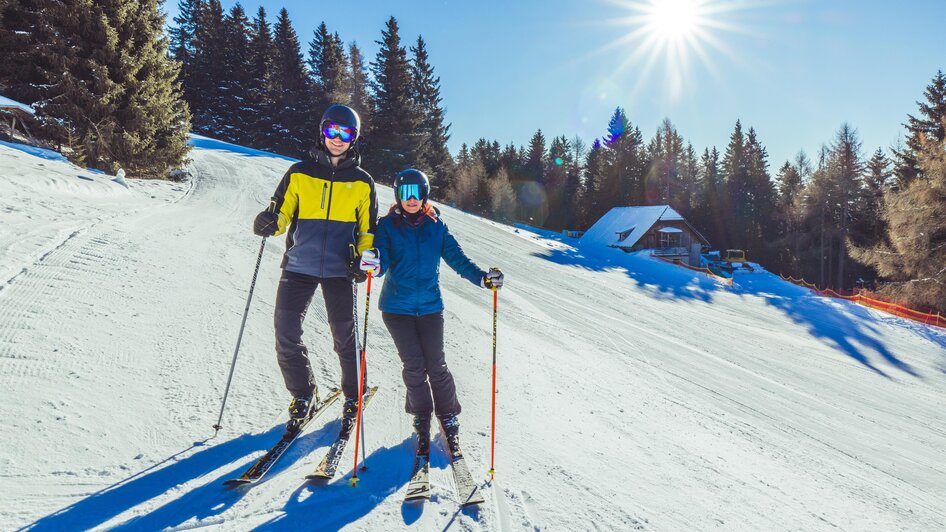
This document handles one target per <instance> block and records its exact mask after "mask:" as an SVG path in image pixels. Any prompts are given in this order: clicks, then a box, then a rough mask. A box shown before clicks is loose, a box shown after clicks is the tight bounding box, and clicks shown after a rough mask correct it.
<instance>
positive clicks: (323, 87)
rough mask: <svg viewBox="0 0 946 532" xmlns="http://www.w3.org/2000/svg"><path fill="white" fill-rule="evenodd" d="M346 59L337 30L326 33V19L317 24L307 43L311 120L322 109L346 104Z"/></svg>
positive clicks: (348, 95) (315, 118) (319, 113)
mask: <svg viewBox="0 0 946 532" xmlns="http://www.w3.org/2000/svg"><path fill="white" fill-rule="evenodd" d="M348 69H349V62H348V57H347V56H346V54H345V45H344V44H343V43H342V40H341V38H340V37H339V36H338V33H335V34H334V35H333V34H331V33H329V31H328V27H327V26H326V25H325V22H323V23H321V24H319V27H318V28H317V29H316V30H315V36H314V37H313V38H312V41H311V42H310V43H309V73H310V79H311V85H312V91H313V96H312V101H313V105H312V108H313V117H312V118H313V119H314V120H315V121H318V120H319V119H320V118H321V117H322V112H324V111H325V109H327V108H328V106H330V105H332V104H333V103H341V104H345V105H348V104H349V103H351V102H350V100H349V98H350V95H351V88H350V87H349V83H350V81H349V70H348ZM316 114H317V115H318V116H315V115H316Z"/></svg>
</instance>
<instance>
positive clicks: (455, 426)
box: [437, 414, 463, 458]
mask: <svg viewBox="0 0 946 532" xmlns="http://www.w3.org/2000/svg"><path fill="white" fill-rule="evenodd" d="M437 418H438V419H440V426H441V427H442V428H443V435H444V437H445V438H446V440H447V448H448V449H449V451H450V457H451V458H459V457H461V456H463V451H461V450H460V421H459V420H458V419H457V416H456V415H454V414H446V415H443V416H437Z"/></svg>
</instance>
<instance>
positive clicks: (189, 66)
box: [168, 0, 204, 109]
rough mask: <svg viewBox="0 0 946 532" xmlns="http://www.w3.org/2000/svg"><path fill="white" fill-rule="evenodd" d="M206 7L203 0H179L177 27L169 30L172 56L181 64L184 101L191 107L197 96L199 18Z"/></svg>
mask: <svg viewBox="0 0 946 532" xmlns="http://www.w3.org/2000/svg"><path fill="white" fill-rule="evenodd" d="M203 7H204V2H203V0H179V1H178V3H177V10H178V15H177V16H176V17H174V22H175V24H176V26H173V27H171V28H170V29H169V31H168V33H169V34H170V36H171V42H170V49H171V56H172V57H174V59H175V60H176V61H178V62H179V63H180V64H181V74H180V81H181V85H182V87H183V89H184V99H185V101H187V102H188V105H191V109H193V108H194V107H193V105H192V104H193V102H194V100H195V95H194V94H193V93H192V90H193V89H192V86H193V83H194V81H195V76H196V75H199V73H197V72H196V71H195V66H194V54H195V52H196V49H195V43H194V39H195V38H196V34H197V25H198V23H199V21H198V17H199V14H200V11H201V9H203Z"/></svg>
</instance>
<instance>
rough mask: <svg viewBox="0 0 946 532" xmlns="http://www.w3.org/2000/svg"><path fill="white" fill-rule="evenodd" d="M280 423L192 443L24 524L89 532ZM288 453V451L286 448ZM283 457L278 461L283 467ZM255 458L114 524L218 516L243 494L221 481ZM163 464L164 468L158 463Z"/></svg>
mask: <svg viewBox="0 0 946 532" xmlns="http://www.w3.org/2000/svg"><path fill="white" fill-rule="evenodd" d="M282 431H283V427H282V425H277V426H276V427H273V428H272V429H270V430H268V431H266V432H264V433H261V434H247V435H244V436H239V437H237V438H234V439H231V440H228V441H225V442H223V443H220V444H218V445H214V446H211V447H207V446H206V443H207V442H208V441H209V440H204V441H202V442H197V443H195V444H193V445H191V446H190V447H188V448H187V449H184V450H182V451H180V452H178V453H175V454H174V455H172V456H170V457H168V458H166V459H164V460H162V461H161V462H159V463H157V464H155V465H152V466H151V467H149V468H147V469H145V470H143V471H141V472H139V473H136V474H134V475H132V476H130V477H128V478H126V479H124V480H121V481H119V482H116V483H115V484H113V485H111V486H109V487H107V488H104V489H102V490H100V491H97V492H95V493H93V494H92V495H89V496H87V497H85V498H84V499H82V500H80V501H77V502H75V503H73V504H71V505H69V506H67V507H65V508H63V509H61V510H58V511H56V512H54V513H52V514H50V515H48V516H46V517H43V518H41V519H39V520H37V521H36V522H34V523H32V524H30V525H27V526H26V527H24V529H29V530H88V529H90V528H94V527H97V526H100V525H102V524H103V523H105V522H107V521H109V520H110V519H112V518H114V517H116V516H118V515H120V514H121V513H123V512H125V511H127V510H130V509H132V508H134V507H136V506H138V505H140V504H143V503H146V502H148V501H150V500H152V499H154V498H155V497H159V496H161V495H164V494H166V493H168V492H169V491H172V490H173V489H175V488H176V487H178V486H180V485H182V484H185V483H187V482H190V481H192V480H194V479H195V478H199V477H201V476H203V475H206V474H208V473H211V472H213V471H214V470H216V469H218V468H220V467H221V466H223V465H226V464H229V463H232V462H234V461H237V460H240V459H241V458H244V457H246V456H247V455H249V454H251V453H255V452H258V451H262V450H265V449H268V448H269V447H270V446H272V445H274V444H275V443H276V442H277V441H278V440H279V437H280V436H281V435H282ZM318 434H320V433H313V434H309V435H305V436H303V437H302V438H300V440H298V441H297V442H296V445H299V444H300V442H302V441H303V440H304V439H307V438H310V437H318V436H317V435H318ZM194 449H201V450H199V451H197V452H195V453H193V454H190V455H188V456H186V457H184V458H178V457H180V456H182V455H185V454H187V453H188V452H190V451H192V450H194ZM290 451H292V449H290ZM289 459H291V457H290V456H289V455H288V453H287V456H285V457H283V460H281V461H280V462H277V465H276V466H275V467H274V472H275V470H276V468H277V467H279V464H282V467H286V465H287V464H286V463H285V462H283V461H288V460H289ZM253 461H254V460H247V461H244V462H243V463H241V464H240V465H239V466H238V467H235V468H233V469H232V470H229V471H227V472H226V473H225V474H223V475H221V476H220V477H218V478H214V479H213V480H211V481H209V482H207V483H205V484H204V485H203V486H201V487H199V488H197V489H195V490H193V491H191V492H188V493H186V494H184V495H183V496H182V497H180V498H179V499H177V500H174V501H171V502H169V503H167V504H165V505H164V506H162V507H160V508H158V509H156V510H154V511H152V512H150V513H148V514H147V515H144V516H141V517H137V518H133V519H131V520H129V521H127V522H125V523H122V524H121V525H119V526H118V527H117V528H126V527H127V528H132V529H147V530H158V529H162V528H165V527H171V526H176V525H179V524H181V523H183V522H184V521H187V520H188V519H190V518H191V517H196V518H198V519H204V518H206V517H208V516H211V515H216V514H219V513H221V512H223V511H225V510H226V509H227V508H229V507H231V506H232V505H233V504H234V503H236V502H237V501H238V500H240V499H241V498H242V497H243V495H244V493H242V492H240V491H236V490H231V489H228V488H226V487H225V486H224V485H223V483H222V482H223V480H224V479H226V478H232V477H235V476H239V475H240V473H242V471H243V470H245V469H246V468H247V467H249V466H250V464H252V463H253ZM162 466H163V467H162Z"/></svg>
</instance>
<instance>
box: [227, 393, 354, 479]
mask: <svg viewBox="0 0 946 532" xmlns="http://www.w3.org/2000/svg"><path fill="white" fill-rule="evenodd" d="M341 393H342V392H341V390H337V389H333V390H332V392H331V393H330V394H329V395H328V397H326V398H325V399H324V400H323V401H322V402H320V403H319V404H318V405H317V406H316V407H315V408H314V409H313V410H312V412H311V413H310V414H309V417H307V418H306V419H305V420H303V421H302V423H300V424H299V426H298V427H296V428H292V429H286V432H285V434H283V436H282V438H280V440H279V441H278V442H277V443H276V445H274V446H273V448H272V449H270V450H269V452H267V453H266V454H264V455H263V456H261V457H260V459H259V460H257V461H256V463H254V464H253V465H251V466H250V467H249V469H247V470H246V471H245V472H244V473H243V474H242V475H240V476H239V477H236V478H231V479H228V480H225V481H224V484H226V485H227V486H243V485H246V484H255V483H256V482H259V480H260V479H261V478H263V475H265V474H266V472H267V471H269V470H270V468H272V467H273V464H275V463H276V461H277V460H279V457H281V456H282V455H283V453H285V452H286V449H288V448H289V446H290V445H292V442H294V441H295V440H296V438H298V437H299V435H301V434H302V431H303V430H305V428H306V426H307V425H308V424H309V422H311V421H312V420H313V419H315V418H316V417H318V415H319V414H321V413H322V412H323V411H324V410H325V409H326V408H328V407H329V406H330V405H331V404H332V403H334V402H335V401H336V400H337V399H338V398H339V396H340V395H341Z"/></svg>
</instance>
